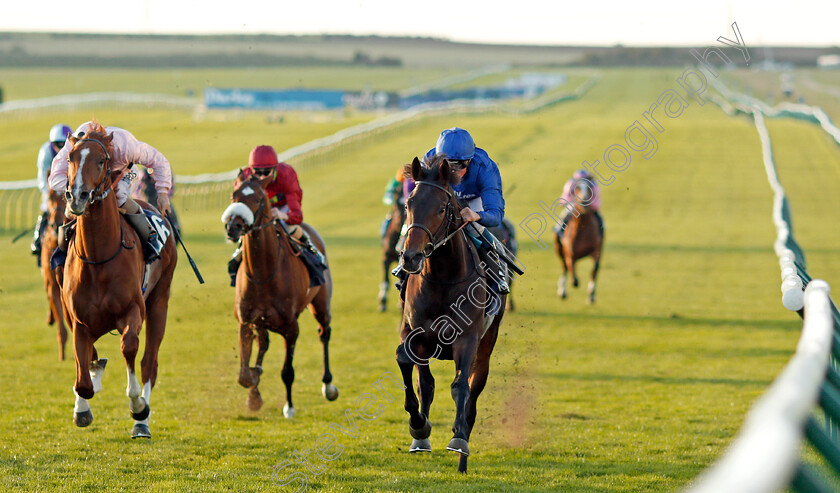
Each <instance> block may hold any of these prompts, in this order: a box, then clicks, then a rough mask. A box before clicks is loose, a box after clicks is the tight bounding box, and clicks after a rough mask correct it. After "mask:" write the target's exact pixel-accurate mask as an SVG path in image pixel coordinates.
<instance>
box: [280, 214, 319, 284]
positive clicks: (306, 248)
mask: <svg viewBox="0 0 840 493" xmlns="http://www.w3.org/2000/svg"><path fill="white" fill-rule="evenodd" d="M295 228H296V229H292V231H290V232H289V234H291V235H292V237H293V238H296V239H297V240H298V241H299V242H300V243H301V245H302V246H303V248H302V249H301V257H302V258H303V263H304V264H305V265H306V270H308V271H309V287H310V288H312V287H315V286H320V285H322V284H324V283H325V282H327V279H326V277H324V271H325V270H326V269H327V262H326V259H325V258H324V254H323V253H321V251H320V250H318V248H317V247H316V246H315V243H313V242H312V238H310V237H309V235H308V234H307V233H306V231H304V229H303V228H302V227H300V226H295Z"/></svg>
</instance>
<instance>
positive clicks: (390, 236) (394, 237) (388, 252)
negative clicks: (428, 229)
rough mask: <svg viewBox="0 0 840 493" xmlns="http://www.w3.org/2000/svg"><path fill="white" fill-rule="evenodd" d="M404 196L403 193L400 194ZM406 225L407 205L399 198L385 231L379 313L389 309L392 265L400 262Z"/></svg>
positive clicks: (396, 198)
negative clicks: (403, 229)
mask: <svg viewBox="0 0 840 493" xmlns="http://www.w3.org/2000/svg"><path fill="white" fill-rule="evenodd" d="M400 195H402V193H400ZM403 224H405V205H404V204H403V203H402V202H401V201H400V200H399V198H398V197H395V199H394V208H393V209H392V210H391V213H390V220H389V221H388V227H387V228H386V229H385V236H383V237H382V275H383V278H382V283H380V285H379V311H380V312H384V311H385V310H387V308H388V292H390V291H391V290H390V289H389V287H390V285H391V264H392V263H394V262H399V260H400V254H399V252H398V251H397V242H399V240H400V231H401V230H402V227H403Z"/></svg>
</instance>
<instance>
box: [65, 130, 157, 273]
mask: <svg viewBox="0 0 840 493" xmlns="http://www.w3.org/2000/svg"><path fill="white" fill-rule="evenodd" d="M91 131H97V132H106V133H107V134H109V135H113V140H112V141H111V146H110V149H109V150H108V154H109V162H110V166H111V171H112V172H119V173H120V174H119V175H118V178H117V179H116V180H115V181H114V184H113V185H112V190H113V191H114V192H115V195H116V197H117V205H119V207H120V209H122V210H123V211H125V212H124V214H123V215H124V216H125V218H126V220H128V222H129V223H130V224H131V225H132V226H133V227H134V229H136V230H137V233H138V234H139V235H140V239H141V240H143V251H144V254H145V257H146V262H151V261H153V260H155V259H157V258H158V257H159V256H160V251H161V250H162V249H163V245H164V242H163V241H161V239H160V238H159V236H158V234H157V230H156V229H155V228H154V226H153V225H152V223H151V222H150V220H149V219H148V218H147V217H146V214H144V213H143V211H142V209H141V208H140V205H139V204H138V203H137V202H135V201H134V199H132V198H131V182H132V181H133V180H134V179H135V178H137V176H138V172H137V170H136V169H134V170H133V169H132V168H133V167H134V165H135V164H142V165H143V166H145V167H146V168H149V169H151V170H152V177H153V178H154V180H155V189H157V192H158V200H157V206H158V209H159V210H160V213H161V214H165V213H166V212H168V211H171V206H170V204H169V190H170V188H172V169H171V168H170V166H169V161H168V160H167V159H166V157H164V155H163V154H161V153H160V152H159V151H158V150H157V149H155V148H154V147H152V146H150V145H149V144H146V143H145V142H141V141H139V140H137V138H135V137H134V135H132V134H131V132H129V131H127V130H123V129H121V128H118V127H103V126H102V125H100V124H99V123H98V122H97V121H95V120H94V121H89V122H87V123H83V124H81V125H80V126H79V128H77V129H76V131H75V132H74V133H73V135H74V136H75V137H76V138H77V139H84V138H85V136H86V135H88V134H89V133H90V132H91ZM72 147H73V146H72V145H66V146H64V148H62V149H61V151H60V152H59V153H58V154H57V155H56V156H55V158H54V159H53V162H52V171H51V172H50V177H49V186H50V188H51V189H53V190H55V191H56V192H59V193H62V194H63V193H64V191H65V189H66V188H67V168H68V166H69V165H70V161H69V159H68V155H69V154H70V151H71V150H72V149H71V148H72ZM82 164H83V163H82Z"/></svg>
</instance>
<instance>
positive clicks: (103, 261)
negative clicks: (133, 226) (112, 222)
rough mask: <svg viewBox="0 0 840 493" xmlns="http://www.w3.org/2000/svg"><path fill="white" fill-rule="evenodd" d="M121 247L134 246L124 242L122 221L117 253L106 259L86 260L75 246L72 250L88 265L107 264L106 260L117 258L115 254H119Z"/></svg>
mask: <svg viewBox="0 0 840 493" xmlns="http://www.w3.org/2000/svg"><path fill="white" fill-rule="evenodd" d="M73 244H74V245H75V244H76V242H75V241H74V242H73ZM123 248H124V249H126V250H132V249H133V248H134V245H131V246H128V245H126V244H125V237H124V236H123V229H122V223H120V247H119V248H118V249H117V253H115V254H113V255H111V256H110V257H108V258H107V259H105V260H88V259H86V258H84V257H83V256H82V254H81V253H79V250H78V249H77V248H74V250H75V252H76V256H77V257H79V259H80V260H81V261H82V262H84V263H86V264H88V265H102V264H107V263H108V262H110V261H112V260H114V259H115V258H117V255H119V254H120V252H122V251H123Z"/></svg>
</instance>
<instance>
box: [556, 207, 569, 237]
mask: <svg viewBox="0 0 840 493" xmlns="http://www.w3.org/2000/svg"><path fill="white" fill-rule="evenodd" d="M571 219H572V213H571V212H569V213H568V214H566V215H565V216H563V220H562V221H561V222H560V223H559V224H556V225H555V226H554V232H555V233H557V237H558V238H560V239H561V240H562V239H563V235H564V234H565V233H566V226H568V225H569V221H570V220H571Z"/></svg>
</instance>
